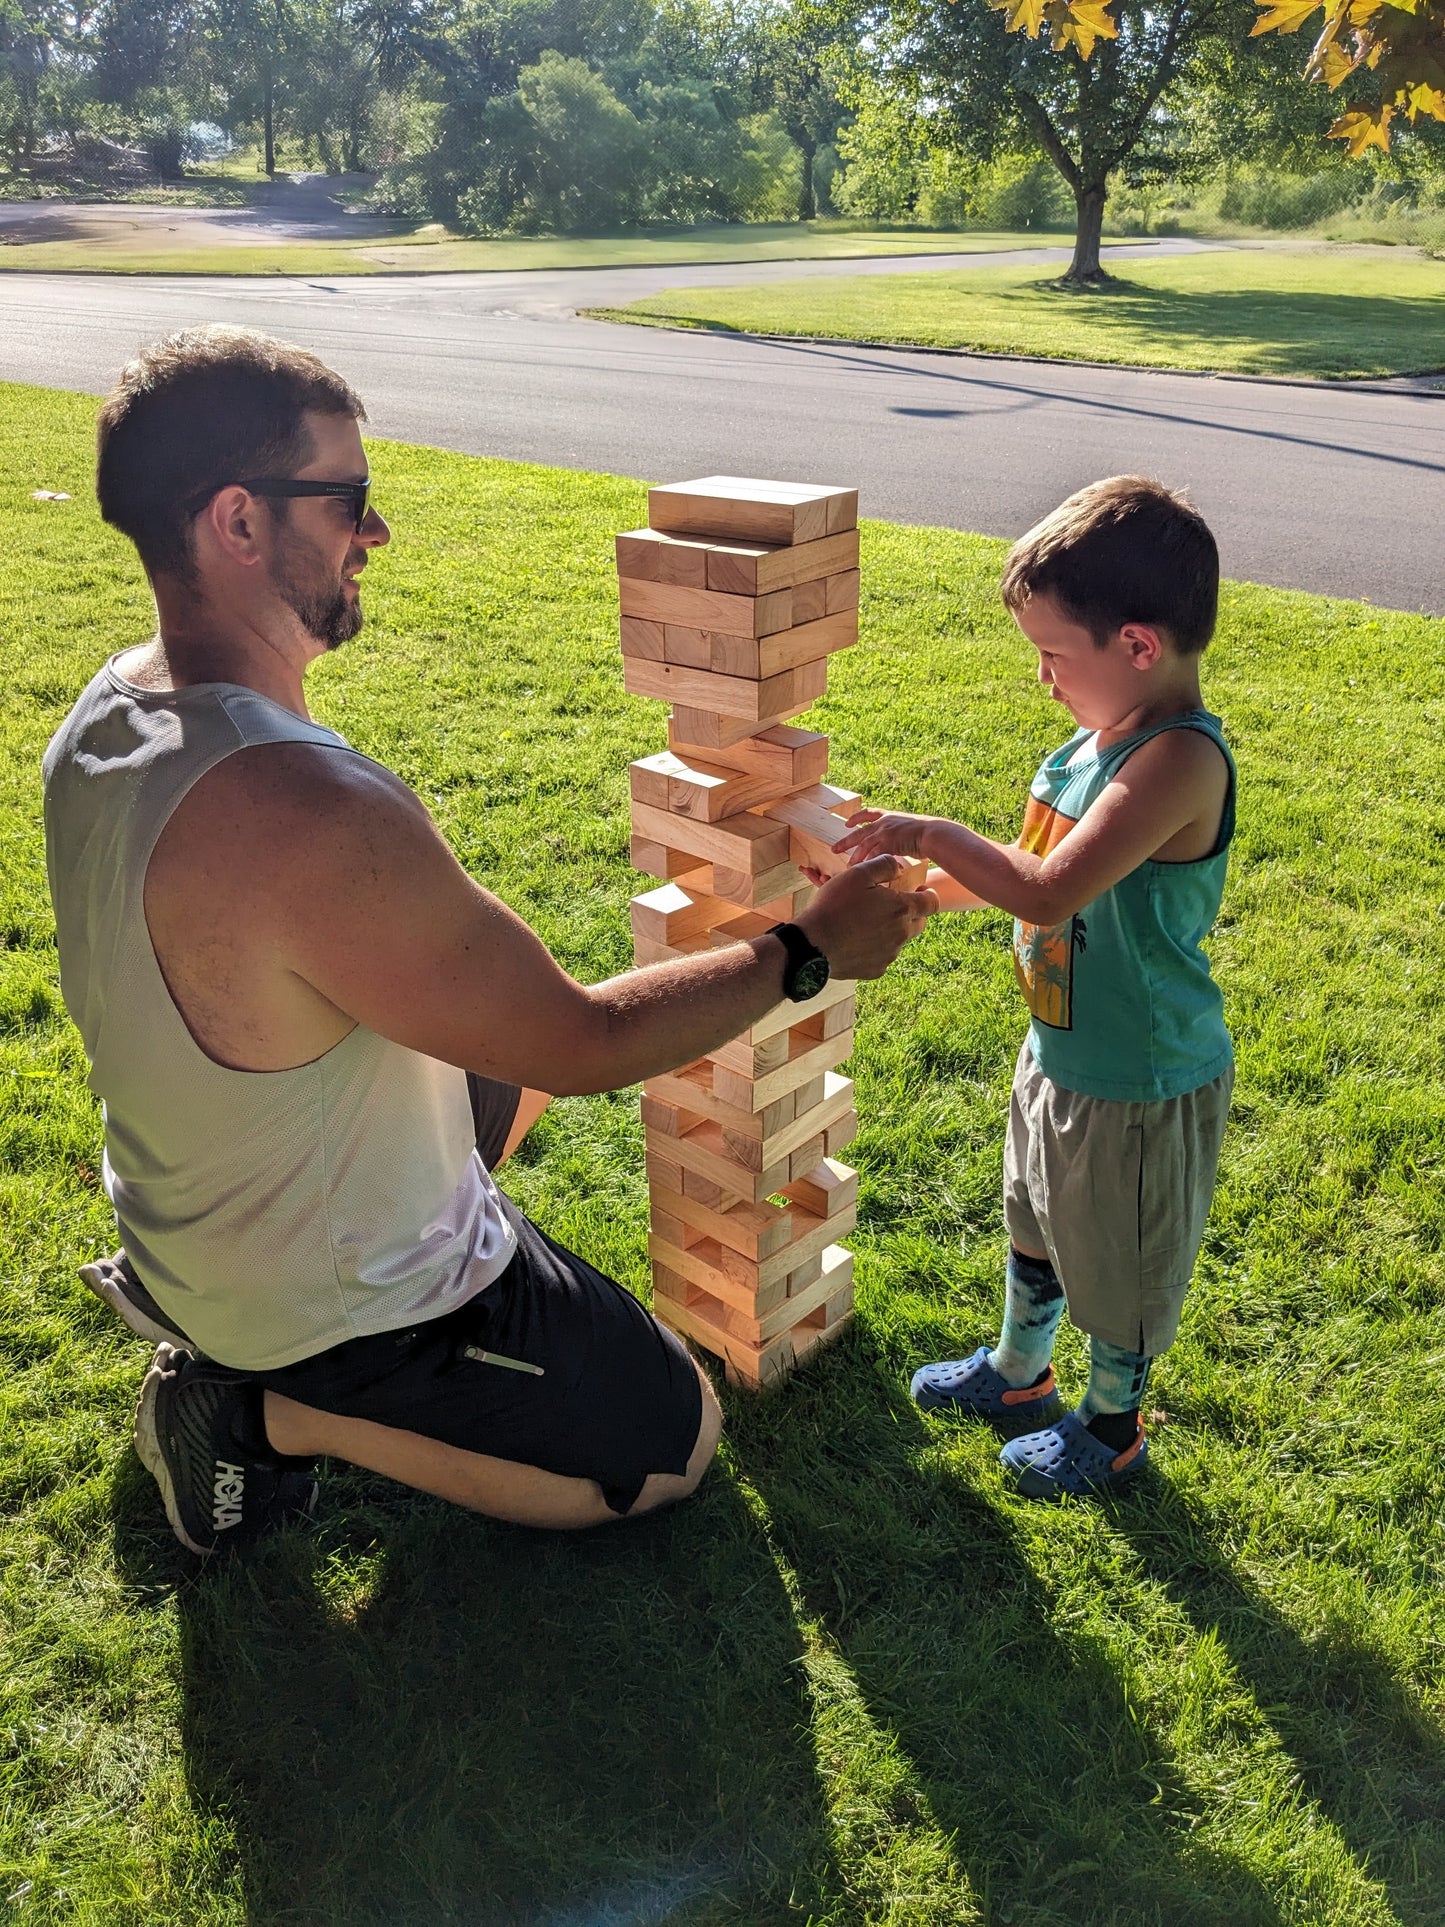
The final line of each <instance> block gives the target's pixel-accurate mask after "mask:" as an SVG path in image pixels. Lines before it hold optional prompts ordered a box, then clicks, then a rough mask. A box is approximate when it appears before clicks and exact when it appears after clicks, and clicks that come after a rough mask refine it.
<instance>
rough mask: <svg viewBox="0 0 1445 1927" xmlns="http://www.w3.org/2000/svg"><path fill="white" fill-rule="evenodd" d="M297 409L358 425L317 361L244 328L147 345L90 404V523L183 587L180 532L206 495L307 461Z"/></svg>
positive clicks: (197, 331)
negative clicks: (95, 513) (118, 535)
mask: <svg viewBox="0 0 1445 1927" xmlns="http://www.w3.org/2000/svg"><path fill="white" fill-rule="evenodd" d="M308 410H309V411H312V412H314V413H317V414H322V415H349V416H350V417H351V419H352V420H353V421H364V420H365V418H366V410H365V409H364V408H363V407H362V405H361V402H360V401H359V399H358V398H357V396H356V395H355V394H354V393H353V392H352V390H351V389H350V388H349V387H348V386H347V384H346V383H345V382H344V381H343V380H342V379H341V377H340V375H337V374H333V373H332V371H331V369H329V368H328V367H327V366H326V364H325V362H322V361H318V360H317V358H316V356H315V355H311V354H308V353H307V352H306V350H305V349H304V348H294V347H292V346H291V344H290V343H289V342H285V341H273V340H272V338H271V337H270V336H269V335H263V334H259V333H257V332H256V330H255V329H252V328H227V327H221V326H211V327H205V328H186V329H184V330H183V331H182V332H181V333H180V334H174V335H168V336H167V337H166V338H165V340H164V341H157V342H153V343H152V344H151V346H150V347H148V348H144V349H142V350H141V352H140V354H138V355H137V356H136V358H135V360H134V361H132V362H129V363H128V364H127V365H126V367H125V368H124V369H123V370H122V371H121V376H120V379H119V381H118V382H117V383H116V385H115V387H114V388H113V389H112V390H111V392H110V394H109V395H108V396H107V397H106V399H105V401H104V403H103V404H102V407H101V411H100V420H99V423H98V425H97V429H96V465H95V492H96V496H97V498H98V499H99V502H100V512H101V515H102V516H103V517H104V518H105V520H106V521H107V522H109V523H110V524H111V525H112V526H113V527H115V528H118V529H120V530H121V531H122V533H124V534H126V535H128V536H129V537H130V539H131V541H132V542H134V543H135V545H136V548H137V549H138V550H139V551H140V559H141V561H142V562H143V563H144V564H145V568H146V572H147V574H149V575H152V576H155V575H173V576H179V577H181V578H182V579H183V580H184V579H187V578H188V577H189V576H190V574H191V570H192V568H193V566H194V560H195V556H194V549H193V546H192V523H193V521H194V519H195V517H196V515H197V514H199V512H200V510H201V509H202V508H203V507H204V506H205V504H206V502H207V501H209V500H210V498H211V496H213V495H214V494H215V492H216V490H217V489H220V488H224V487H226V485H227V484H228V483H231V482H241V481H253V480H257V479H259V478H260V477H261V476H289V475H293V474H294V473H295V471H296V469H297V468H300V467H304V466H305V464H306V463H307V462H308V461H309V460H310V459H311V439H310V436H309V435H308V434H307V432H306V425H305V423H304V421H303V420H302V417H303V415H304V414H305V413H306V412H307V411H308ZM278 506H280V505H279V504H278Z"/></svg>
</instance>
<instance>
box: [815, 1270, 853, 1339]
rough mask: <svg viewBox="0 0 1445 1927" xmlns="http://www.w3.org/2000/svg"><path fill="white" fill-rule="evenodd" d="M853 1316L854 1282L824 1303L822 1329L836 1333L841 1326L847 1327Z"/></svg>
mask: <svg viewBox="0 0 1445 1927" xmlns="http://www.w3.org/2000/svg"><path fill="white" fill-rule="evenodd" d="M852 1316H853V1280H852V1279H851V1278H850V1279H849V1280H848V1282H847V1284H846V1285H843V1286H842V1287H841V1288H840V1289H839V1290H837V1291H835V1292H834V1293H833V1295H832V1297H831V1298H827V1299H825V1300H824V1301H823V1317H822V1321H821V1322H822V1327H823V1330H824V1331H825V1332H835V1331H837V1329H838V1327H839V1326H840V1325H846V1324H847V1322H848V1320H849V1319H850V1318H851V1317H852Z"/></svg>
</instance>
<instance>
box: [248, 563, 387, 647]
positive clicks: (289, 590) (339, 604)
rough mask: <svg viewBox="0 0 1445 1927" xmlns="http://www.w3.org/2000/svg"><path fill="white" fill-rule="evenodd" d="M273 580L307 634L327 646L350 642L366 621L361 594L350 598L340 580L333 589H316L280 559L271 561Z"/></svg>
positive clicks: (279, 593) (278, 591)
mask: <svg viewBox="0 0 1445 1927" xmlns="http://www.w3.org/2000/svg"><path fill="white" fill-rule="evenodd" d="M271 580H272V582H273V584H274V585H275V588H276V592H277V594H278V595H279V596H280V597H281V600H282V601H283V602H284V603H285V604H286V607H287V608H288V609H289V610H290V611H291V613H292V614H293V615H294V616H295V617H296V618H297V620H298V621H299V622H300V624H301V626H302V628H303V629H305V631H306V633H307V635H308V636H314V637H315V639H316V640H317V642H321V643H324V644H325V645H326V647H327V648H328V649H335V648H337V647H338V645H339V644H341V643H343V642H350V640H351V638H352V637H353V636H354V635H356V634H357V632H358V631H359V630H360V628H361V625H362V623H363V622H364V621H365V620H366V618H365V616H363V614H362V613H361V597H360V596H359V595H357V596H354V597H352V598H351V599H350V600H349V601H348V599H347V595H346V590H345V588H344V587H343V586H342V584H341V583H340V582H338V583H337V584H336V586H335V587H334V588H332V589H316V588H313V587H312V586H311V585H310V584H308V583H306V582H305V581H303V580H302V579H301V577H300V575H299V574H298V573H297V572H295V571H294V570H292V569H290V568H288V567H287V566H286V565H285V564H284V563H283V562H282V561H281V560H280V559H279V558H278V559H277V560H276V561H275V562H273V563H272V566H271Z"/></svg>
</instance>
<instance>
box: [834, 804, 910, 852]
mask: <svg viewBox="0 0 1445 1927" xmlns="http://www.w3.org/2000/svg"><path fill="white" fill-rule="evenodd" d="M934 820H935V819H934V818H933V817H931V816H909V815H908V814H907V812H906V811H904V810H855V811H854V812H853V814H852V816H850V817H849V818H848V834H847V836H845V837H842V838H840V839H839V841H838V842H837V843H835V844H834V845H833V848H834V850H835V851H837V852H838V854H839V855H842V854H843V853H844V852H845V851H846V852H847V853H848V859H849V861H850V862H851V863H866V862H868V861H869V860H870V859H871V858H873V857H877V856H884V855H891V856H911V857H919V856H922V855H923V839H924V837H925V835H926V834H927V833H928V831H929V830H930V829H931V828H932V826H933V823H934Z"/></svg>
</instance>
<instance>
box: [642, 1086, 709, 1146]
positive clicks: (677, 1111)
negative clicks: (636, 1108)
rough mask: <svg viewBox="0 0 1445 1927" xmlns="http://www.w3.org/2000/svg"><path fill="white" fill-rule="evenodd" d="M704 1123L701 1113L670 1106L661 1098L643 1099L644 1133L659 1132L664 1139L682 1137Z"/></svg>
mask: <svg viewBox="0 0 1445 1927" xmlns="http://www.w3.org/2000/svg"><path fill="white" fill-rule="evenodd" d="M702 1121H703V1118H702V1113H701V1112H700V1111H689V1110H686V1109H684V1108H683V1107H682V1106H681V1105H678V1104H668V1103H666V1102H664V1100H663V1099H662V1098H660V1097H648V1096H647V1095H645V1094H644V1096H643V1099H642V1128H643V1130H644V1131H649V1132H658V1133H660V1134H661V1135H662V1136H663V1137H666V1138H675V1137H681V1136H682V1135H683V1134H684V1132H687V1131H690V1130H692V1129H693V1128H694V1126H695V1125H698V1124H701V1123H702Z"/></svg>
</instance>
